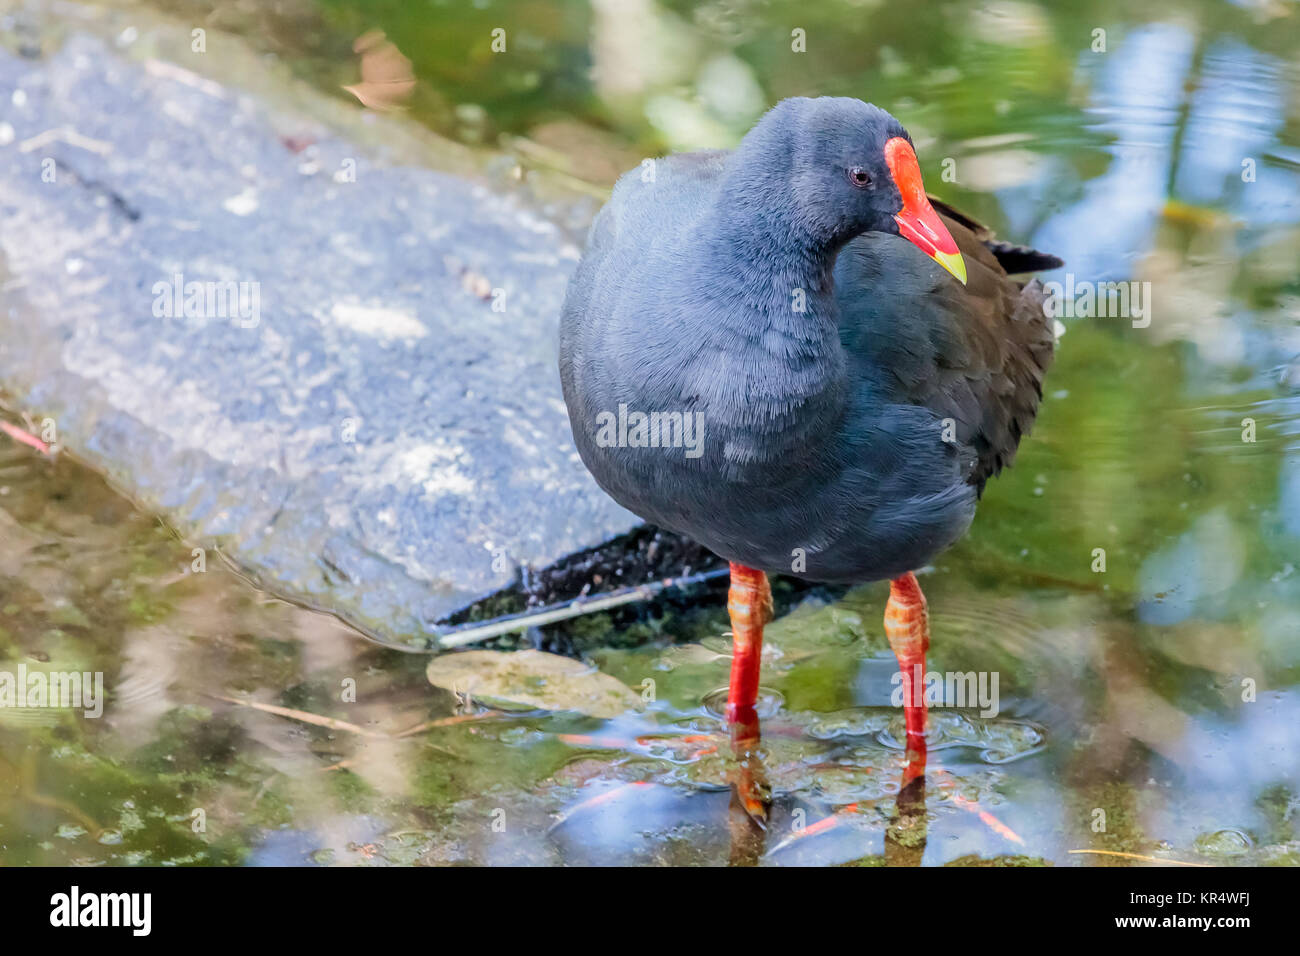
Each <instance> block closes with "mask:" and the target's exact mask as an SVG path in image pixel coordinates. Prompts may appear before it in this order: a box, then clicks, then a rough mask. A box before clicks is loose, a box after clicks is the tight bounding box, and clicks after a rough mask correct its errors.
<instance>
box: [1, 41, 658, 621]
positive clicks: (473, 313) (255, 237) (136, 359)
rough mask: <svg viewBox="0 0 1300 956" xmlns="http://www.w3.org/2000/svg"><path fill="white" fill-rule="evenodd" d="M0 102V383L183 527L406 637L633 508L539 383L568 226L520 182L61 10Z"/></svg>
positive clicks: (547, 366) (291, 588)
mask: <svg viewBox="0 0 1300 956" xmlns="http://www.w3.org/2000/svg"><path fill="white" fill-rule="evenodd" d="M0 121H2V122H3V123H4V124H8V125H9V126H10V127H11V128H12V132H13V135H12V136H9V135H7V133H6V130H5V127H4V126H3V125H0V255H2V256H3V261H0V386H2V387H4V388H5V389H6V390H7V391H8V392H9V393H10V394H12V395H15V396H16V397H17V399H18V401H19V403H20V404H21V405H22V406H23V407H25V408H26V409H28V410H30V411H31V412H33V413H34V414H37V415H38V416H46V415H48V416H50V417H52V418H53V419H54V420H55V421H56V423H57V425H58V430H59V441H60V443H61V444H62V445H63V446H64V447H66V448H68V449H70V450H71V451H73V452H74V453H76V454H77V455H78V456H80V457H83V458H84V459H86V460H88V461H89V462H90V463H91V464H92V465H94V466H95V467H97V468H99V469H100V470H102V471H103V472H105V473H106V474H107V475H108V476H109V478H110V479H111V480H112V481H114V482H115V483H116V484H117V485H118V486H119V487H120V488H122V489H123V490H124V491H126V492H127V493H129V494H131V495H132V496H133V497H135V498H136V499H137V500H138V501H139V502H140V503H141V504H142V505H144V506H145V507H148V508H153V509H156V510H158V511H160V512H161V513H163V514H164V515H166V516H167V517H168V519H169V520H170V521H171V522H172V523H174V524H175V525H176V526H177V527H178V528H179V529H181V531H182V532H183V533H184V534H185V535H186V536H187V537H188V538H190V539H191V540H193V541H194V542H195V544H196V545H203V546H210V545H218V546H219V547H220V548H221V550H222V552H223V553H225V554H227V555H229V556H230V557H231V558H232V559H233V560H234V561H235V562H236V563H237V564H238V565H240V566H241V567H242V568H244V569H246V570H247V571H248V572H249V573H250V575H252V576H253V577H254V578H255V579H256V580H257V581H259V582H260V583H263V584H264V585H265V586H267V587H269V588H271V589H272V590H275V591H277V592H280V593H283V594H286V595H289V596H291V597H296V598H298V599H301V600H304V601H306V602H308V603H311V604H314V605H317V606H321V607H324V608H327V609H330V610H333V611H336V612H337V613H339V614H340V616H342V617H344V618H346V619H348V620H351V621H353V622H354V623H356V624H358V625H360V626H362V627H364V628H366V629H368V630H370V631H372V632H375V633H377V634H378V635H381V636H384V637H387V638H389V639H394V640H399V641H404V642H411V643H415V644H421V643H423V642H424V641H425V640H426V638H427V636H428V634H429V632H430V629H431V626H432V625H433V623H434V622H435V621H437V620H439V619H441V618H443V617H445V616H446V615H448V614H450V613H452V612H454V611H456V610H457V609H460V608H463V607H465V606H466V605H468V604H470V603H472V602H474V601H475V600H477V599H480V598H482V597H484V596H487V595H490V594H492V593H494V592H495V591H497V590H499V589H501V588H503V587H505V586H507V585H509V584H510V583H512V581H513V580H514V578H515V575H516V571H517V567H518V565H520V564H521V563H526V564H527V565H529V566H532V567H544V566H547V565H548V564H551V563H553V562H555V561H557V560H560V559H562V558H563V557H565V556H566V555H569V554H571V553H573V552H575V551H579V550H582V549H585V548H587V547H591V546H594V545H597V544H600V543H602V542H604V541H607V540H608V539H610V538H611V537H613V536H615V535H617V534H619V533H622V532H624V531H626V530H628V529H629V528H631V527H633V526H634V525H635V524H636V523H637V522H636V519H635V518H634V517H633V516H632V515H631V514H629V513H628V512H626V511H624V510H623V509H621V508H620V507H618V506H617V505H616V504H614V502H612V501H611V500H610V499H608V498H607V497H606V496H605V495H604V494H603V493H602V492H600V491H599V489H597V488H596V486H595V485H594V483H593V482H592V481H591V479H590V477H589V476H588V475H587V473H586V471H585V469H584V468H583V466H582V464H581V462H580V461H579V459H578V456H577V453H576V451H575V450H574V448H573V445H572V439H571V437H570V434H569V428H568V422H567V418H566V415H565V411H564V405H563V402H562V400H561V397H560V390H559V382H558V376H557V372H556V368H555V348H556V344H555V343H556V328H557V317H558V315H559V311H560V304H561V300H562V297H563V294H564V288H565V283H566V281H567V278H568V275H569V273H570V271H571V270H572V268H573V267H574V265H575V263H576V260H577V255H578V250H577V248H576V247H575V246H574V245H573V243H572V242H571V241H570V240H569V239H568V237H567V236H566V235H565V234H564V233H563V232H562V231H561V230H560V229H559V228H557V227H556V225H554V224H553V223H552V222H551V221H550V220H548V219H546V218H543V217H541V216H540V215H538V214H537V213H535V212H534V211H531V210H530V209H529V208H527V207H526V206H525V205H524V204H523V203H522V202H520V201H519V200H518V199H516V198H514V197H509V196H503V195H499V194H497V193H495V192H494V191H492V190H491V189H489V188H488V186H487V185H485V184H483V183H478V182H474V181H471V180H468V179H464V178H459V177H457V176H451V175H446V174H443V173H440V172H437V171H434V170H431V169H425V168H399V167H393V166H389V165H386V164H384V163H383V162H382V161H380V160H377V159H375V158H372V157H369V156H367V155H366V154H365V151H364V150H363V149H362V148H361V147H358V146H356V145H354V144H350V143H349V142H346V141H344V140H342V139H340V138H337V137H335V136H332V135H329V134H323V135H321V136H320V137H319V138H317V139H316V141H315V142H314V143H313V144H311V145H310V146H308V147H307V148H305V149H302V148H301V144H299V143H292V142H286V141H285V140H284V139H283V138H282V137H281V135H280V134H279V133H278V132H277V130H276V128H275V125H274V124H273V123H272V121H271V118H270V116H269V115H268V113H267V111H266V110H265V108H264V107H262V106H261V105H259V103H258V102H257V101H255V100H254V99H253V98H251V97H249V96H247V95H241V94H240V93H239V92H238V91H236V90H234V89H232V88H230V87H227V86H221V85H217V84H215V83H212V82H211V81H209V80H202V79H199V78H198V77H197V76H195V75H193V74H189V73H187V72H185V71H183V70H181V69H179V68H177V67H174V66H169V65H167V64H163V63H159V62H158V61H145V62H136V61H131V60H128V59H124V58H122V57H121V56H120V55H119V54H118V53H117V52H115V51H112V50H111V49H110V48H109V47H108V46H107V45H106V44H105V43H104V42H103V41H101V40H99V39H97V38H95V37H93V36H90V35H84V34H77V33H74V34H72V35H71V36H69V37H68V38H67V39H66V41H65V42H64V43H63V44H62V45H61V46H60V47H59V49H57V50H56V51H54V52H53V53H51V54H50V55H49V57H48V59H45V60H31V59H23V58H21V57H19V56H16V55H13V54H11V53H9V52H5V51H0ZM49 131H55V132H49ZM6 140H7V142H6ZM295 149H297V150H298V151H296V152H295ZM51 171H52V172H53V181H52V182H50V181H47V180H48V179H49V178H50V172H51ZM350 171H354V172H355V181H347V180H348V179H349V178H350ZM176 276H180V277H182V279H181V280H177V279H175V278H174V277H176ZM178 281H180V282H182V283H190V282H198V283H209V284H212V283H236V284H238V283H245V284H246V285H244V286H243V287H242V289H243V292H244V298H243V299H242V300H240V302H239V304H240V305H241V306H242V309H236V308H227V309H224V310H223V309H221V308H215V307H214V305H215V300H214V302H213V303H208V302H206V301H205V303H204V306H203V307H202V308H199V309H190V310H187V309H185V308H184V307H183V306H182V308H181V309H180V310H179V312H178V311H177V309H176V308H175V304H176V303H175V301H174V296H173V295H172V292H171V289H172V287H173V285H174V284H176V283H177V282H178ZM207 288H209V287H205V291H206V289H207ZM211 288H216V287H215V286H212V287H211ZM226 288H234V289H236V290H238V289H239V288H240V287H239V286H238V285H235V286H231V287H226ZM494 303H501V304H502V305H503V306H504V307H503V308H500V307H498V308H494ZM226 304H227V305H232V304H233V300H231V301H227V302H226ZM254 306H256V308H254ZM159 313H162V314H159ZM494 558H495V560H494Z"/></svg>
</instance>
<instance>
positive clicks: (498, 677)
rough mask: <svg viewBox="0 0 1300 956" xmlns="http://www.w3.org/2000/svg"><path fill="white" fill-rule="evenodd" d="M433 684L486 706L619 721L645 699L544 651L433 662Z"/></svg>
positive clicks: (450, 657) (459, 656) (471, 653)
mask: <svg viewBox="0 0 1300 956" xmlns="http://www.w3.org/2000/svg"><path fill="white" fill-rule="evenodd" d="M427 674H428V677H429V683H430V684H433V685H434V686H435V687H441V688H443V689H445V690H450V691H452V692H454V693H456V694H468V695H469V696H470V697H471V698H473V699H474V700H477V701H481V702H483V703H492V704H495V705H497V706H508V705H514V707H515V708H519V707H529V708H533V707H535V708H539V709H541V710H574V711H577V712H578V713H580V714H587V715H588V716H590V717H603V718H609V717H617V716H618V715H619V714H622V713H624V712H625V711H627V710H630V709H633V708H638V707H640V704H641V698H640V697H639V696H638V695H637V694H635V693H633V692H632V690H631V689H630V688H629V687H628V686H627V685H626V684H624V683H622V682H621V681H618V680H616V679H614V678H613V677H610V676H609V675H608V674H602V673H601V672H600V671H598V670H596V669H595V668H593V667H589V666H588V665H586V664H584V663H582V662H581V661H575V660H573V659H571V658H568V657H561V656H560V655H558V654H547V653H544V652H542V651H532V650H529V651H465V652H463V653H458V654H444V655H442V656H441V657H435V658H434V659H433V660H431V661H430V662H429V669H428V671H427Z"/></svg>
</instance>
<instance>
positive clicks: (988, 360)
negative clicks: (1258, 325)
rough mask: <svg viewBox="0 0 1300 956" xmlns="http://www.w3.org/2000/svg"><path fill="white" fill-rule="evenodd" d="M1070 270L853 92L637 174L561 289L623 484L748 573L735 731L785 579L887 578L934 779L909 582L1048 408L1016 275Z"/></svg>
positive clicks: (570, 385)
mask: <svg viewBox="0 0 1300 956" xmlns="http://www.w3.org/2000/svg"><path fill="white" fill-rule="evenodd" d="M1059 265H1061V262H1060V260H1058V259H1056V258H1055V257H1053V256H1050V255H1046V254H1043V253H1039V252H1035V251H1034V250H1032V249H1027V248H1024V247H1021V246H1014V245H1011V244H1009V243H1004V242H999V241H996V240H995V239H994V238H993V237H992V234H991V233H990V232H989V231H988V230H987V229H985V228H984V227H983V226H981V225H979V224H978V223H976V222H974V221H973V220H971V219H970V218H968V217H966V216H964V215H962V214H961V213H958V212H956V211H955V210H953V209H951V208H950V207H948V206H946V205H944V204H943V203H940V202H938V201H937V200H932V199H930V198H929V197H927V195H926V193H925V190H924V188H923V186H922V184H921V173H920V168H919V166H918V164H917V159H916V154H915V152H914V150H913V146H912V142H911V138H910V137H909V136H908V134H907V131H906V130H905V129H903V127H902V125H901V124H900V123H899V122H898V120H896V119H895V118H894V117H893V116H891V115H890V114H889V113H887V112H885V111H884V110H881V109H879V108H877V107H875V106H871V105H868V104H866V103H863V102H862V101H860V100H856V99H850V98H829V97H827V98H817V99H804V98H798V99H788V100H784V101H782V102H781V103H779V104H778V105H777V106H776V107H774V108H773V109H772V110H771V111H769V112H768V113H767V114H766V115H765V116H764V117H763V118H762V119H761V120H760V121H759V123H758V124H757V125H756V126H755V127H754V128H753V129H752V130H751V131H750V132H749V133H748V134H747V135H746V136H745V137H744V139H743V140H742V141H741V143H740V145H739V147H738V148H737V149H736V150H735V151H733V152H722V151H717V152H699V153H687V154H681V155H674V156H669V157H667V158H664V159H659V160H654V161H651V162H648V163H646V164H644V165H643V166H642V167H641V168H639V169H637V170H633V171H631V172H629V173H627V174H625V175H624V176H623V177H622V178H621V179H620V180H619V182H618V184H617V185H616V186H615V188H614V192H613V195H612V197H611V199H610V200H609V202H608V203H607V204H606V205H605V207H604V208H603V209H602V210H601V211H600V213H599V215H598V216H597V217H596V220H595V222H594V224H593V225H592V227H591V231H590V234H589V237H588V241H587V248H586V251H585V253H584V255H583V258H582V262H581V264H580V265H579V267H578V269H577V272H576V274H575V275H574V277H573V280H572V282H571V283H570V286H569V291H568V295H567V298H566V301H565V304H564V311H563V317H562V321H561V330H560V375H561V380H562V383H563V388H564V398H565V402H566V403H567V405H568V410H569V419H570V423H571V425H572V428H573V436H574V439H575V441H576V443H577V447H578V450H579V452H580V454H581V456H582V460H583V461H584V462H585V463H586V466H587V468H588V469H590V471H591V473H592V475H593V476H594V477H595V478H596V481H597V482H598V483H599V484H600V486H601V487H602V488H604V489H605V491H607V492H608V493H609V494H610V495H611V496H613V498H614V499H615V500H617V501H618V502H620V503H621V504H622V505H623V506H624V507H626V508H628V509H629V510H631V511H633V512H635V513H636V514H638V515H640V516H641V517H642V518H644V519H645V520H646V521H648V522H651V523H652V524H656V525H659V526H661V527H664V528H668V529H671V530H673V531H676V532H679V533H681V534H683V535H686V536H688V537H690V538H693V539H695V540H696V541H699V542H700V543H702V544H704V545H705V546H707V547H708V548H710V549H711V550H713V551H714V552H716V553H717V554H718V555H720V556H721V557H723V558H725V559H727V561H729V562H730V565H731V588H730V592H729V595H728V598H729V599H728V605H727V606H728V611H729V613H730V617H731V625H732V636H733V641H734V656H733V659H732V668H731V682H730V688H729V693H728V702H727V718H728V721H729V722H730V725H731V728H732V734H733V738H736V739H747V740H757V736H758V719H757V716H756V712H755V703H756V699H757V694H758V677H759V661H760V654H761V649H762V635H763V625H764V623H766V621H767V620H769V619H770V616H771V591H770V588H769V585H768V580H767V574H768V573H781V574H792V575H795V576H799V577H804V578H808V579H811V580H814V581H826V582H860V581H872V580H879V579H883V578H890V579H891V585H890V596H889V602H888V605H887V608H886V612H885V629H886V632H887V635H888V637H889V641H890V645H891V647H892V648H893V650H894V653H895V655H896V656H897V658H898V663H899V666H900V668H901V671H902V688H903V699H904V704H905V724H906V729H907V751H908V766H909V767H911V768H915V769H914V770H913V771H912V776H913V777H914V776H917V775H920V774H923V773H924V765H925V736H924V734H925V719H926V711H925V703H924V700H923V699H922V695H921V694H918V693H917V691H918V690H919V689H920V687H919V681H923V680H924V673H925V653H926V649H927V648H928V646H929V625H928V620H927V611H926V602H925V598H924V595H923V594H922V593H921V589H920V586H919V585H918V583H917V579H916V576H915V574H914V573H913V571H914V570H915V569H917V568H919V567H922V566H923V565H925V564H926V563H927V562H929V561H930V560H931V559H932V558H933V557H934V556H935V555H936V554H938V553H939V552H940V551H942V550H943V549H944V548H946V547H947V546H948V545H950V544H952V543H953V542H954V541H956V540H957V539H958V538H959V537H960V536H961V535H962V534H963V533H964V532H965V531H966V529H967V527H968V526H969V525H970V522H971V519H972V517H973V516H974V513H975V504H976V500H977V499H978V498H979V496H980V493H981V492H982V490H983V487H984V482H985V481H986V479H988V478H989V477H990V476H991V475H995V474H997V472H998V471H999V470H1000V469H1001V468H1002V467H1003V466H1004V465H1007V464H1009V463H1010V461H1011V459H1012V458H1013V456H1014V455H1015V452H1016V447H1017V445H1018V444H1019V442H1020V439H1021V436H1022V435H1024V434H1025V432H1027V431H1028V430H1029V427H1030V425H1031V424H1032V423H1033V421H1034V417H1035V414H1036V413H1037V410H1038V404H1039V399H1040V398H1041V395H1042V387H1041V386H1042V380H1043V374H1044V372H1045V370H1046V369H1047V367H1048V365H1049V364H1050V363H1051V360H1052V353H1053V349H1054V345H1055V340H1054V336H1053V333H1052V330H1051V328H1050V326H1049V323H1048V321H1047V318H1046V316H1045V313H1044V310H1043V307H1042V306H1043V297H1044V296H1043V291H1042V287H1041V285H1040V284H1039V283H1038V282H1037V281H1036V280H1035V281H1033V282H1030V283H1028V284H1021V283H1017V282H1015V281H1013V280H1012V279H1010V278H1008V273H1015V272H1029V271H1033V270H1036V269H1044V268H1055V267H1057V266H1059ZM908 779H909V778H908V777H906V776H905V781H907V780H908Z"/></svg>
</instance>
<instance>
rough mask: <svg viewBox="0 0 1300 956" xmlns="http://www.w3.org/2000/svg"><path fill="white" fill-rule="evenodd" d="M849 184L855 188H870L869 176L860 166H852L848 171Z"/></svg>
mask: <svg viewBox="0 0 1300 956" xmlns="http://www.w3.org/2000/svg"><path fill="white" fill-rule="evenodd" d="M849 182H851V183H852V184H853V185H855V186H870V185H871V174H870V173H869V172H867V171H866V170H865V169H863V168H862V167H861V166H854V167H853V168H852V169H850V170H849Z"/></svg>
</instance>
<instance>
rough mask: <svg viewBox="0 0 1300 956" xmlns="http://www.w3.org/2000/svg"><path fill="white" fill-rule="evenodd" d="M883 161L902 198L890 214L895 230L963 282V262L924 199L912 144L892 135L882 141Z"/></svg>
mask: <svg viewBox="0 0 1300 956" xmlns="http://www.w3.org/2000/svg"><path fill="white" fill-rule="evenodd" d="M885 162H886V163H887V164H888V165H889V172H890V173H891V174H892V175H893V177H894V183H895V185H897V186H898V191H899V193H900V194H902V197H903V208H902V209H901V210H900V211H899V213H898V215H896V216H895V217H894V221H895V222H897V223H898V231H899V232H900V233H901V234H902V236H903V238H904V239H907V240H908V241H909V242H911V243H912V244H913V245H915V246H916V247H917V248H918V249H920V250H921V251H922V252H924V253H925V254H926V255H927V256H929V257H930V258H931V259H933V260H934V261H935V262H937V263H939V265H941V266H943V267H944V268H945V269H947V270H948V271H949V272H951V273H952V274H953V275H954V276H956V277H957V281H958V282H960V283H961V284H962V285H965V284H966V262H965V260H963V259H962V257H961V253H960V252H958V251H957V243H955V242H953V239H952V235H951V234H950V233H949V232H948V230H947V229H946V228H944V225H943V222H942V221H941V220H940V219H939V214H938V213H937V212H935V211H934V207H933V206H931V205H930V200H929V199H927V198H926V195H925V187H924V186H923V185H921V167H920V165H919V164H918V163H917V161H916V152H915V151H914V150H913V149H912V144H911V143H909V142H908V141H907V140H905V139H903V137H901V136H895V137H894V138H893V139H891V140H890V141H889V142H887V143H886V144H885Z"/></svg>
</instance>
